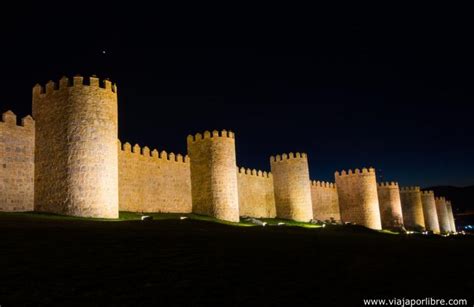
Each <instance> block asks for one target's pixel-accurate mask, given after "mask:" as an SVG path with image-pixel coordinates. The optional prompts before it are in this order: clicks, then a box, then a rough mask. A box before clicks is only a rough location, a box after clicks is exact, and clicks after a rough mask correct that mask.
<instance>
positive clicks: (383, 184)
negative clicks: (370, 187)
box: [377, 181, 398, 188]
mask: <svg viewBox="0 0 474 307" xmlns="http://www.w3.org/2000/svg"><path fill="white" fill-rule="evenodd" d="M377 187H379V188H398V182H394V181H391V182H388V181H387V182H379V183H377Z"/></svg>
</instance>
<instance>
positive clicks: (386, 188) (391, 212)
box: [377, 182, 403, 229]
mask: <svg viewBox="0 0 474 307" xmlns="http://www.w3.org/2000/svg"><path fill="white" fill-rule="evenodd" d="M377 194H378V198H379V206H380V218H381V220H382V228H383V229H400V228H401V227H403V214H402V203H401V201H400V189H399V187H398V183H397V182H382V183H379V184H378V185H377Z"/></svg>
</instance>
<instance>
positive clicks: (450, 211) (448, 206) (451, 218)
mask: <svg viewBox="0 0 474 307" xmlns="http://www.w3.org/2000/svg"><path fill="white" fill-rule="evenodd" d="M446 210H447V212H448V218H449V229H450V230H451V232H456V224H455V223H454V214H453V206H452V205H451V201H449V200H446Z"/></svg>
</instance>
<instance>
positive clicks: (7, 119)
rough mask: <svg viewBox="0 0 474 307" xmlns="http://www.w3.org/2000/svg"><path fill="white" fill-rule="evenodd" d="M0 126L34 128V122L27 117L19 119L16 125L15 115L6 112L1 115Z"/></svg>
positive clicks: (9, 111)
mask: <svg viewBox="0 0 474 307" xmlns="http://www.w3.org/2000/svg"><path fill="white" fill-rule="evenodd" d="M1 124H4V125H8V126H18V127H25V128H34V126H35V120H34V119H33V118H32V117H31V116H30V115H27V116H25V117H23V118H22V119H21V121H20V124H19V125H18V121H17V116H16V114H15V113H13V112H12V111H11V110H8V111H6V112H4V113H3V114H2V118H1V120H0V125H1Z"/></svg>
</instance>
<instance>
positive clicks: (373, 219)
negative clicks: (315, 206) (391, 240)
mask: <svg viewBox="0 0 474 307" xmlns="http://www.w3.org/2000/svg"><path fill="white" fill-rule="evenodd" d="M335 179H336V187H337V194H338V197H339V207H340V210H341V220H342V221H343V222H351V223H356V224H358V225H362V226H365V227H368V228H371V229H382V223H381V219H380V210H379V200H378V196H377V182H376V178H375V170H374V169H373V168H369V169H367V168H363V169H362V171H360V170H359V169H356V170H355V171H354V172H352V170H349V171H348V172H346V171H342V172H341V173H339V172H336V173H335Z"/></svg>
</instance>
